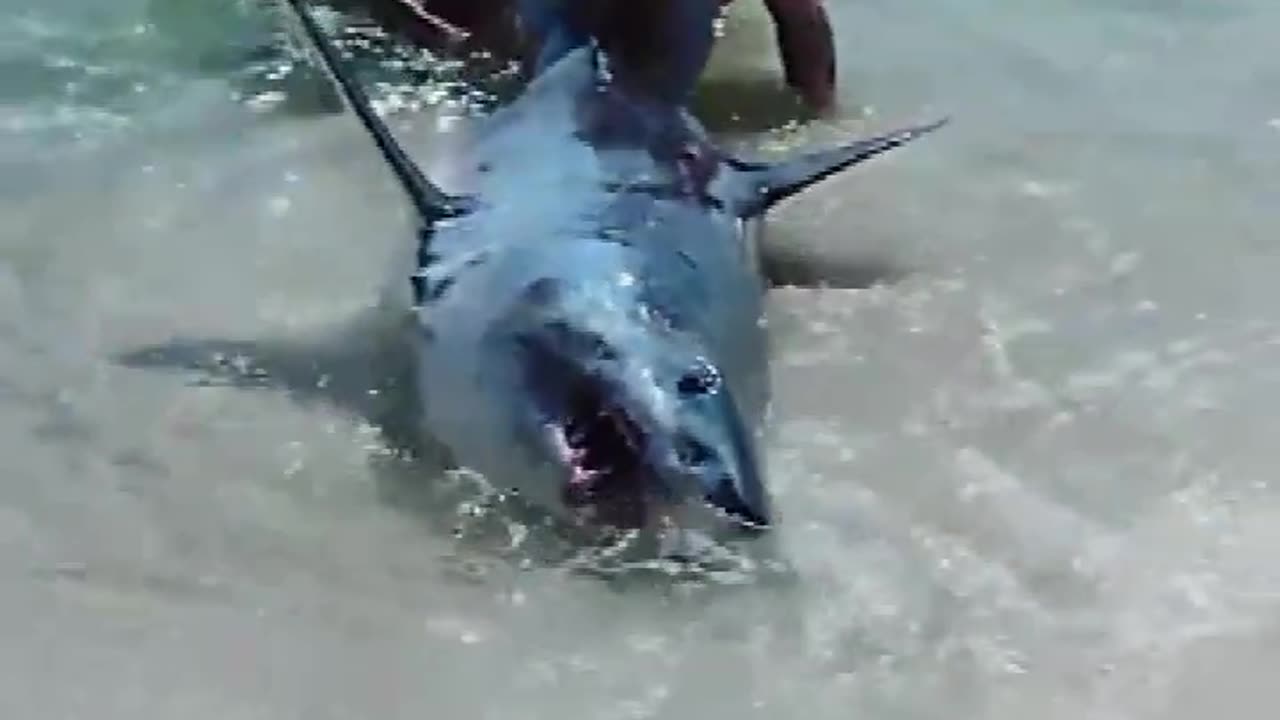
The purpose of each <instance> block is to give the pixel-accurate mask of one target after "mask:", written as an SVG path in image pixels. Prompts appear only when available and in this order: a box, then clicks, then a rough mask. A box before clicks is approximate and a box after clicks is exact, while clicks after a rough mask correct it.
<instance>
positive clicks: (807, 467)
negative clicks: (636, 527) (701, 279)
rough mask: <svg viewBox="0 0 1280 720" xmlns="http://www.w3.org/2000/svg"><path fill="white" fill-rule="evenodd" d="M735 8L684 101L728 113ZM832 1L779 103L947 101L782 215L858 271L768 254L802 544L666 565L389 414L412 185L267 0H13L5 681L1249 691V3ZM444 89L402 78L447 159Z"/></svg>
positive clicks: (8, 82)
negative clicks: (596, 533)
mask: <svg viewBox="0 0 1280 720" xmlns="http://www.w3.org/2000/svg"><path fill="white" fill-rule="evenodd" d="M739 5H740V6H741V7H739V8H738V9H737V11H736V13H735V18H734V20H733V23H732V25H731V29H730V37H729V38H728V39H727V40H726V41H725V42H724V44H723V45H722V46H721V48H720V50H719V54H718V57H717V58H716V61H715V66H714V68H713V70H712V72H711V74H710V76H709V77H708V79H707V82H706V84H705V87H704V93H703V99H702V103H701V108H702V111H703V112H705V113H707V114H708V116H709V117H711V118H712V119H713V124H714V125H716V127H717V128H718V129H720V130H724V131H728V130H738V131H747V134H746V135H745V136H744V135H743V134H742V133H741V132H739V133H738V134H737V135H736V136H735V137H736V139H737V140H739V141H743V142H745V143H746V144H748V145H750V144H757V145H759V144H763V143H765V142H766V141H773V140H776V139H778V137H779V135H778V133H766V132H761V133H758V134H757V133H756V132H755V131H756V130H762V129H765V128H769V127H776V126H778V125H782V124H784V123H785V122H786V121H787V117H786V115H787V113H788V112H789V111H788V110H786V109H785V107H786V106H785V103H782V102H780V101H779V100H778V97H779V96H778V93H777V92H776V91H775V90H774V88H775V87H776V85H777V83H778V72H777V69H776V63H775V60H774V57H773V54H772V53H773V51H772V43H771V40H770V30H769V28H768V25H767V23H766V21H765V20H764V19H763V11H762V10H761V9H760V8H759V7H756V6H755V5H754V4H752V3H750V2H747V1H746V0H743V1H742V2H740V3H739ZM831 12H832V14H833V16H834V19H835V22H836V24H837V27H838V32H839V37H840V51H841V58H840V77H841V98H842V100H841V103H842V106H843V108H844V110H843V114H842V116H841V117H839V118H837V119H836V120H835V121H833V122H831V123H828V124H825V125H824V124H821V123H819V124H815V125H810V126H808V127H805V128H804V129H803V130H802V131H801V132H799V133H798V134H795V133H792V134H783V135H782V137H783V138H784V139H786V140H787V141H788V142H793V143H799V142H806V141H809V140H813V141H815V142H816V141H819V140H822V139H830V138H832V137H835V136H836V135H838V134H839V133H840V132H841V131H844V132H848V131H851V130H852V131H859V132H861V131H863V130H867V129H869V128H872V127H887V126H890V125H893V124H897V123H900V122H904V121H910V120H923V119H929V118H931V117H933V116H935V115H938V114H944V113H945V114H949V115H951V116H952V117H953V118H954V122H953V124H952V125H951V126H949V127H948V128H947V129H946V130H945V131H943V132H940V133H938V134H936V135H934V136H932V137H930V138H929V139H928V140H926V141H922V142H919V143H916V144H913V145H912V146H911V147H910V148H908V149H904V150H901V151H898V152H896V153H894V154H893V155H892V156H891V157H886V158H884V159H883V160H881V161H877V162H876V163H874V164H871V165H868V166H866V167H864V168H863V169H861V170H860V171H858V172H856V173H853V174H850V175H848V176H846V177H843V178H841V179H840V180H838V181H834V182H830V183H826V184H824V185H822V186H821V187H820V188H819V189H817V190H815V191H813V192H812V193H810V194H807V195H806V196H804V197H803V198H801V199H798V200H796V201H794V202H791V203H789V204H788V205H787V206H786V207H785V208H784V209H782V210H781V211H780V212H779V213H778V214H777V216H776V218H775V221H774V223H773V225H772V227H771V230H770V232H771V236H770V239H771V242H774V243H778V244H780V246H786V247H794V248H796V249H797V250H796V252H798V253H801V254H804V253H811V252H823V253H826V255H825V256H826V257H829V258H834V259H833V260H832V262H836V260H838V261H839V262H842V263H844V264H845V265H846V266H852V267H855V268H861V269H862V270H864V271H865V272H863V275H864V276H865V277H864V279H865V280H867V281H874V282H867V283H862V284H864V285H869V286H868V287H863V288H861V289H842V290H820V291H819V290H801V289H792V290H780V291H777V292H775V293H774V294H773V295H772V300H771V303H770V314H771V321H772V326H773V328H774V330H775V351H774V352H775V355H776V358H775V379H774V382H775V393H776V407H775V415H776V418H775V420H776V425H775V434H776V439H775V440H774V442H773V443H772V445H771V446H770V448H769V458H770V460H769V465H770V474H771V483H772V488H773V491H774V493H775V497H776V501H777V504H778V507H779V510H780V518H781V522H780V527H779V528H778V529H777V531H776V532H775V533H774V534H773V538H772V548H771V549H770V550H769V552H770V553H771V554H773V555H776V556H778V557H781V558H783V559H784V560H785V561H786V563H788V564H789V565H790V567H791V568H792V570H793V572H792V573H791V574H790V575H787V576H786V577H785V578H782V579H779V578H773V579H763V580H762V579H760V576H759V575H758V574H757V575H753V574H752V573H751V572H746V573H739V574H736V575H730V576H726V577H718V578H710V579H707V580H705V581H703V582H700V583H693V584H680V583H672V582H670V581H664V580H661V579H655V578H649V579H636V580H634V581H628V582H624V583H619V582H607V581H604V580H602V579H600V578H598V577H589V576H583V575H582V574H580V573H575V572H568V571H566V570H565V569H564V567H562V566H557V565H555V564H549V563H546V562H541V561H539V560H537V559H536V558H535V556H536V555H538V553H536V552H534V551H532V550H529V549H527V548H526V547H525V545H526V544H528V543H531V542H533V541H530V540H529V539H528V537H526V538H525V543H524V544H521V543H515V547H511V545H512V544H513V543H512V542H511V539H512V538H514V539H515V540H520V538H521V536H522V533H521V532H520V529H519V528H518V527H507V526H508V525H513V524H514V521H512V520H510V519H509V518H504V517H502V516H501V515H500V514H497V515H496V514H495V513H489V514H480V515H478V516H477V515H475V514H474V513H473V512H472V511H471V510H470V508H471V505H472V504H473V503H474V502H475V501H476V500H477V499H478V498H477V496H476V493H475V491H474V489H473V488H472V486H470V485H468V484H466V483H453V484H451V483H448V482H445V481H443V480H440V479H438V478H433V477H430V476H429V473H428V472H427V471H426V470H424V468H423V467H421V466H420V465H418V464H415V463H414V462H412V461H410V460H405V459H403V458H400V457H398V456H397V455H396V453H395V452H393V451H394V450H396V447H395V442H394V441H393V439H391V438H392V436H394V434H395V430H396V428H397V421H396V418H397V417H399V416H400V415H402V414H403V408H399V406H400V405H401V404H402V403H401V402H400V401H401V400H402V399H403V398H402V396H403V394H404V393H402V392H398V390H399V389H401V385H400V384H399V382H398V381H397V380H396V378H398V377H399V376H400V375H399V374H398V373H401V366H402V365H403V361H404V358H403V357H402V356H401V353H400V351H399V350H398V349H397V347H398V346H396V344H395V342H394V341H393V338H394V335H395V331H394V327H393V325H394V324H393V323H392V322H390V321H388V320H387V318H385V317H383V316H381V315H378V314H376V313H373V312H371V311H370V310H369V308H370V307H371V306H372V305H373V304H374V303H375V302H376V301H377V299H378V297H379V296H380V294H382V293H383V292H384V289H385V286H386V285H387V283H388V278H389V277H391V275H392V274H393V273H391V272H390V269H391V268H393V266H394V265H395V263H397V262H399V260H398V259H397V258H398V257H399V256H398V255H397V254H398V253H402V252H403V251H404V249H405V248H404V244H405V242H406V241H407V235H406V233H407V232H408V230H409V229H410V227H411V226H410V223H409V217H408V215H407V213H406V210H405V207H404V203H403V202H402V199H401V197H400V195H399V193H398V191H397V189H396V188H395V186H394V185H393V184H392V182H391V180H390V177H389V175H388V174H387V173H386V171H385V169H384V168H383V167H382V166H381V165H380V164H379V162H378V159H377V156H376V155H375V154H374V152H373V150H372V148H371V147H370V146H369V145H368V143H367V141H366V139H365V138H364V136H363V135H361V133H360V130H359V128H358V126H357V125H356V124H355V122H354V120H353V118H352V117H351V116H350V115H345V114H335V113H324V112H320V111H318V110H317V106H318V104H317V102H316V101H315V100H316V98H317V97H319V98H320V99H321V100H323V93H320V92H319V91H317V90H316V87H317V86H318V82H317V80H316V78H315V77H314V75H313V74H312V75H308V74H307V73H302V72H300V71H298V70H296V69H295V71H294V72H286V71H285V70H284V69H282V68H280V67H279V64H280V62H281V58H282V57H283V56H282V55H281V54H280V52H279V47H278V46H276V45H272V43H273V40H272V35H271V33H272V31H273V28H274V25H273V22H274V21H273V19H272V16H271V15H270V14H269V13H266V12H263V11H262V10H261V9H255V8H254V7H252V6H251V5H250V4H248V3H235V2H232V1H231V0H221V1H220V2H208V3H196V2H178V1H177V0H170V2H162V1H161V0H156V2H152V3H147V2H143V0H130V1H121V2H114V3H99V2H90V0H57V1H56V2H44V3H41V4H39V5H38V6H37V5H36V4H35V3H31V4H30V5H27V6H24V5H22V4H17V3H15V2H14V0H7V1H6V2H4V3H3V10H0V638H3V640H2V641H0V717H3V718H13V719H14V720H19V719H21V720H43V719H45V718H93V719H95V720H108V719H111V718H129V719H130V720H139V719H141V718H166V719H168V718H182V719H183V720H201V719H203V718H211V719H212V718H216V719H217V720H232V719H240V718H272V719H277V718H306V719H307V720H316V719H321V718H379V720H389V719H390V718H423V719H425V718H468V719H470V718H475V719H477V720H488V719H495V720H496V719H499V718H502V719H506V718H511V719H517V718H519V719H522V720H523V719H534V718H549V719H550V718H554V719H556V720H570V719H577V718H584V719H585V718H592V719H596V718H600V719H605V718H641V717H655V718H704V719H712V718H717V719H718V718H734V719H737V718H745V717H761V718H774V719H776V718H805V719H810V718H811V719H813V720H817V719H819V718H832V719H840V720H845V719H847V718H866V719H871V718H877V719H878V718H886V719H888V718H920V719H934V718H938V719H942V718H945V719H946V720H979V719H997V718H999V719H1004V718H1009V719H1013V718H1017V719H1018V720H1027V719H1028V718H1035V719H1036V720H1053V719H1061V720H1084V719H1086V718H1089V719H1095V718H1096V719H1099V720H1112V719H1116V720H1119V719H1122V718H1123V719H1128V718H1143V719H1146V718H1150V719H1157V718H1158V719H1161V720H1165V719H1168V720H1177V719H1184V718H1185V719H1187V720H1202V719H1203V718H1207V717H1230V718H1233V720H1236V719H1240V720H1243V719H1245V718H1270V717H1273V716H1274V712H1275V710H1274V708H1275V707H1276V703H1277V701H1278V700H1280V689H1277V687H1276V684H1275V682H1274V678H1275V668H1276V667H1277V666H1280V624H1278V622H1277V620H1278V618H1280V614H1278V613H1280V563H1277V560H1276V558H1277V555H1276V549H1277V547H1280V502H1278V498H1277V496H1276V492H1277V488H1276V482H1277V481H1276V479H1275V473H1276V470H1275V462H1276V460H1277V458H1280V444H1278V443H1277V437H1278V436H1277V435H1273V433H1275V432H1277V430H1280V412H1278V411H1277V409H1276V408H1277V405H1278V404H1280V369H1278V365H1277V363H1278V361H1280V308H1278V307H1277V299H1278V298H1280V283H1278V282H1277V278H1280V255H1278V254H1277V250H1276V241H1277V237H1278V235H1277V233H1278V230H1280V226H1278V223H1277V221H1278V220H1280V161H1278V160H1277V158H1278V157H1280V53H1276V52H1275V39H1276V36H1277V32H1278V31H1280V5H1278V4H1276V3H1274V2H1265V1H1264V0H1223V1H1222V2H1214V3H1210V2H1174V1H1173V0H1161V1H1156V0H1106V1H1103V0H1073V1H1067V0H1048V1H1046V2H1041V3H1036V4H1034V7H1033V6H1032V5H1028V4H1025V3H1015V2H1011V1H1009V0H963V1H962V0H928V1H927V2H919V3H899V2H888V1H887V0H839V1H833V2H831ZM264 43H265V44H266V45H267V50H265V51H263V52H257V51H255V48H257V47H258V46H260V45H262V44H264ZM273 48H274V49H273ZM402 94H403V93H402ZM309 96H314V97H311V99H308V97H309ZM281 98H284V99H283V101H282V100H281ZM431 99H432V98H430V97H429V98H428V100H431ZM320 105H323V103H320ZM780 108H782V109H781V110H780ZM454 112H455V111H454V110H451V109H449V107H447V106H444V105H440V104H436V105H431V104H430V103H428V107H425V108H424V109H421V110H418V111H413V110H411V109H409V110H404V111H401V112H398V113H396V114H395V115H394V118H395V121H396V123H397V124H398V125H411V126H413V127H409V128H406V129H405V137H406V138H410V139H411V141H412V145H413V147H414V151H415V153H417V154H418V155H419V157H421V158H422V159H423V160H424V161H428V160H429V161H430V162H431V163H432V164H433V166H434V167H437V168H439V167H442V166H445V167H444V169H445V170H447V165H448V162H449V152H448V147H449V138H450V137H451V132H453V131H448V130H447V128H448V127H455V128H456V127H457V125H456V124H455V125H448V124H446V123H443V122H440V118H441V117H447V116H449V115H450V114H451V113H454ZM868 113H870V114H869V116H868ZM735 115H736V116H738V117H734V116H735ZM867 117H869V118H870V121H869V122H868V121H867ZM438 126H443V127H445V128H446V130H444V131H441V130H437V129H436V128H437V127H438ZM156 345H161V346H165V345H167V346H168V347H169V348H170V349H171V350H172V352H171V353H170V355H168V356H165V358H163V360H164V361H158V362H156V363H153V364H151V365H147V364H146V363H135V364H134V365H133V366H130V365H129V364H127V363H123V362H121V360H120V358H121V357H122V356H125V355H128V354H129V353H131V352H135V351H137V350H139V349H140V348H146V347H149V346H156ZM238 350H243V351H245V352H252V353H256V355H254V356H253V358H254V360H253V363H251V364H252V365H253V366H252V367H247V366H246V367H241V368H240V369H239V370H237V369H236V367H235V366H236V365H237V357H236V354H237V351H238ZM215 351H224V352H225V353H226V363H224V364H225V365H229V366H230V367H222V368H218V367H214V366H212V365H211V363H210V360H211V357H212V355H213V353H214V352H215ZM184 352H185V353H186V354H185V355H184V354H183V353H184ZM184 362H185V363H187V364H192V365H201V367H178V366H181V365H182V364H183V363H184ZM398 408H399V409H398ZM459 531H460V532H459ZM1272 663H1276V664H1277V665H1272ZM1267 678H1272V679H1271V680H1268V679H1267Z"/></svg>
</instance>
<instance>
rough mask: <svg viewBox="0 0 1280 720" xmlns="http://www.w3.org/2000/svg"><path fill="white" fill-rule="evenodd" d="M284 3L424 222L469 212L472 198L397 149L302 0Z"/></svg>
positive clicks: (472, 201)
mask: <svg viewBox="0 0 1280 720" xmlns="http://www.w3.org/2000/svg"><path fill="white" fill-rule="evenodd" d="M287 2H288V3H289V6H290V7H291V8H292V9H293V11H294V13H295V14H296V15H297V17H298V21H299V22H300V23H301V24H302V29H303V31H304V32H305V34H306V36H307V39H308V40H309V41H310V45H311V46H312V47H313V48H314V49H315V51H316V52H317V53H318V54H319V55H320V59H321V62H322V65H323V66H324V68H325V70H326V71H328V74H329V75H330V76H331V77H332V78H333V80H334V82H335V83H337V85H338V87H339V89H340V90H341V92H342V95H343V97H344V98H346V100H347V104H348V105H350V106H351V109H352V110H353V111H354V112H355V113H356V115H357V116H358V117H359V118H360V123H361V124H362V125H364V128H365V130H366V131H368V133H369V136H370V137H371V138H372V139H373V142H374V144H375V145H377V146H378V150H379V151H380V152H381V153H382V157H383V158H384V159H386V161H387V164H388V165H390V166H391V169H392V171H393V172H395V174H396V178H397V179H398V180H399V181H400V184H401V185H402V186H403V187H404V191H405V194H407V195H408V196H409V200H410V201H411V202H412V203H413V205H414V207H415V208H416V209H417V211H418V214H419V215H421V216H422V220H423V222H425V223H427V224H428V225H430V224H432V223H435V222H438V221H441V220H447V219H449V218H454V217H459V216H461V215H465V214H467V213H468V212H470V211H471V210H472V209H473V208H474V206H475V201H474V199H472V198H469V197H466V196H455V195H450V194H448V193H446V192H444V191H443V190H441V189H440V187H439V186H437V185H436V184H435V183H433V182H431V181H430V180H428V179H427V177H426V175H424V174H423V173H422V170H421V169H419V168H418V165H417V163H415V162H414V161H413V160H412V159H411V158H410V157H409V155H408V154H407V153H405V151H404V149H403V148H402V147H400V143H398V142H397V141H396V139H395V136H394V135H393V134H392V133H391V129H390V128H388V127H387V124H386V123H385V122H383V121H382V118H381V117H379V116H378V113H377V111H375V110H374V109H373V104H372V103H371V102H370V101H369V96H368V95H367V94H366V93H365V92H364V90H363V89H362V88H361V87H360V84H359V83H358V82H357V81H356V79H355V78H354V77H353V76H352V74H351V72H350V70H349V69H348V68H347V67H346V66H345V65H344V64H343V62H342V61H341V59H340V58H339V57H338V51H337V49H336V48H335V47H334V46H333V42H332V41H330V40H329V38H328V37H327V36H326V35H325V34H324V31H323V30H321V28H320V24H319V23H318V22H316V19H315V16H314V15H312V14H311V11H310V10H309V9H308V8H307V4H306V2H305V0H287Z"/></svg>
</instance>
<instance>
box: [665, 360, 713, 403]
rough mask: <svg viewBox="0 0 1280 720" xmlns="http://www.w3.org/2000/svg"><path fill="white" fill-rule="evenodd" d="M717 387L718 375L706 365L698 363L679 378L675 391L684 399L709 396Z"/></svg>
mask: <svg viewBox="0 0 1280 720" xmlns="http://www.w3.org/2000/svg"><path fill="white" fill-rule="evenodd" d="M719 387H720V373H719V372H717V371H716V369H715V368H714V367H711V366H710V365H708V364H706V363H699V364H698V366H697V367H695V368H693V369H691V370H689V371H688V372H686V373H685V374H684V375H683V376H681V378H680V380H679V382H677V383H676V390H678V391H680V394H681V395H684V396H686V397H688V396H693V395H710V394H711V393H713V392H715V391H716V389H717V388H719Z"/></svg>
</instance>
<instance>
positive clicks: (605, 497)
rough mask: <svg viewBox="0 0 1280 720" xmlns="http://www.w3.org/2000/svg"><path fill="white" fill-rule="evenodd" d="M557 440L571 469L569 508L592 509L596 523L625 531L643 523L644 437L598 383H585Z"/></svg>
mask: <svg viewBox="0 0 1280 720" xmlns="http://www.w3.org/2000/svg"><path fill="white" fill-rule="evenodd" d="M551 431H552V440H553V442H554V444H555V445H556V446H557V448H558V450H559V452H560V456H561V457H560V459H561V461H562V462H563V463H564V465H565V467H566V468H568V469H569V473H570V475H569V479H568V481H567V482H566V484H565V486H564V489H563V499H564V502H565V504H566V505H568V506H569V507H575V508H585V507H591V508H592V509H593V510H594V512H595V519H596V520H597V521H600V522H604V523H607V524H609V525H614V526H617V527H621V528H636V527H640V526H642V525H643V524H644V521H645V512H646V493H645V485H646V483H647V482H648V481H649V479H648V478H646V477H645V474H646V472H647V470H648V468H647V467H646V463H645V460H644V451H645V438H644V434H643V433H642V432H641V430H640V428H639V427H638V426H637V425H636V423H635V422H634V421H633V420H632V419H631V417H630V416H629V415H628V414H627V412H626V411H625V410H623V409H621V408H619V407H617V406H615V405H613V404H611V403H609V402H608V401H607V399H606V398H605V396H604V393H603V391H602V388H601V387H600V384H599V383H598V382H591V381H590V380H589V379H585V378H584V379H582V380H580V381H578V382H575V383H574V385H573V387H572V388H571V391H570V393H569V398H568V403H567V404H566V407H565V413H564V416H563V417H562V418H560V419H559V421H557V422H553V423H552V424H551Z"/></svg>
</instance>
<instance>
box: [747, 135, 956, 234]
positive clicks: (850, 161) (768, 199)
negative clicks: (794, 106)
mask: <svg viewBox="0 0 1280 720" xmlns="http://www.w3.org/2000/svg"><path fill="white" fill-rule="evenodd" d="M947 122H948V118H942V119H941V120H937V121H934V122H932V123H929V124H927V125H917V126H913V127H908V128H902V129H899V130H894V131H893V132H889V133H885V134H883V135H877V136H875V137H871V138H866V139H862V140H855V141H852V142H849V143H845V144H844V145H839V146H837V147H833V148H827V149H824V150H815V151H812V152H807V153H803V154H801V155H798V156H797V157H794V158H790V159H788V160H783V161H781V162H777V163H763V162H753V161H749V160H740V159H731V160H730V161H729V164H730V166H731V167H733V168H734V169H735V170H737V171H739V172H742V173H745V174H746V175H747V176H748V181H749V184H750V185H751V186H752V187H753V188H754V197H753V198H752V199H751V200H749V201H747V202H746V203H744V204H743V205H742V206H741V208H740V210H739V215H741V216H742V217H744V218H750V217H756V216H758V215H763V214H764V213H765V212H766V211H768V210H769V208H771V207H773V206H774V205H776V204H778V203H779V202H781V201H782V200H785V199H786V198H789V197H791V196H792V195H795V194H797V193H799V192H801V191H803V190H805V189H807V188H809V187H810V186H812V185H815V184H817V183H819V182H821V181H823V180H825V179H827V178H829V177H831V176H832V175H835V174H836V173H839V172H840V171H842V170H845V169H847V168H850V167H852V166H854V165H857V164H858V163H860V162H863V161H864V160H870V159H871V158H873V157H875V156H877V155H879V154H881V153H883V152H885V151H887V150H892V149H893V148H896V147H898V146H900V145H905V144H906V143H908V142H911V141H912V140H915V139H916V138H918V137H920V136H921V135H925V134H926V133H929V132H932V131H934V130H937V129H938V128H940V127H942V126H943V125H945V124H947Z"/></svg>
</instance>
